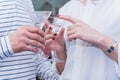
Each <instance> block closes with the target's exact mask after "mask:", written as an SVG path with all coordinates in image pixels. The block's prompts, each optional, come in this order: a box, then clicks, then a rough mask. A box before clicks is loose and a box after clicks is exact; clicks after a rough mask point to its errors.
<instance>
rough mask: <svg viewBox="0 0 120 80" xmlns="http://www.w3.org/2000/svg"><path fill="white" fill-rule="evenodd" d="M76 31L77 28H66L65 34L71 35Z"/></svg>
mask: <svg viewBox="0 0 120 80" xmlns="http://www.w3.org/2000/svg"><path fill="white" fill-rule="evenodd" d="M76 32H77V28H73V29H68V30H67V35H68V36H69V35H72V34H74V33H76Z"/></svg>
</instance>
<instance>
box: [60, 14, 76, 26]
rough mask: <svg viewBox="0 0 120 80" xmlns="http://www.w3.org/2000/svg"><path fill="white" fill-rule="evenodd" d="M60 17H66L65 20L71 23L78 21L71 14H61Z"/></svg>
mask: <svg viewBox="0 0 120 80" xmlns="http://www.w3.org/2000/svg"><path fill="white" fill-rule="evenodd" d="M58 18H60V19H64V20H67V21H69V22H71V23H73V24H75V23H77V22H78V20H77V19H75V18H72V17H71V16H64V15H59V16H58Z"/></svg>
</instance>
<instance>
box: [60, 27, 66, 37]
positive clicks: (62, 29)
mask: <svg viewBox="0 0 120 80" xmlns="http://www.w3.org/2000/svg"><path fill="white" fill-rule="evenodd" d="M64 31H65V29H64V28H61V30H60V32H59V35H60V36H63V34H64Z"/></svg>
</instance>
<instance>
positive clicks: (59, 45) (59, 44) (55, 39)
mask: <svg viewBox="0 0 120 80" xmlns="http://www.w3.org/2000/svg"><path fill="white" fill-rule="evenodd" d="M45 44H46V48H48V49H50V50H56V52H58V53H59V52H61V50H64V48H65V40H64V28H62V29H61V30H60V32H59V33H58V34H57V33H54V32H52V27H48V26H47V27H46V31H45Z"/></svg>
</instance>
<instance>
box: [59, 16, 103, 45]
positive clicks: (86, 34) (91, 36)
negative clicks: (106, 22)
mask: <svg viewBox="0 0 120 80" xmlns="http://www.w3.org/2000/svg"><path fill="white" fill-rule="evenodd" d="M58 17H59V18H60V19H64V20H67V21H69V22H71V23H72V24H73V25H72V26H71V27H70V28H69V29H68V30H67V34H68V39H69V40H70V41H71V40H73V39H81V40H83V41H86V42H89V43H92V44H97V43H98V39H100V38H101V36H103V35H102V34H101V33H99V32H97V31H96V30H94V29H93V28H91V27H90V26H89V25H88V24H86V23H84V22H82V21H81V20H76V19H74V18H72V17H70V16H63V15H59V16H58Z"/></svg>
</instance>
